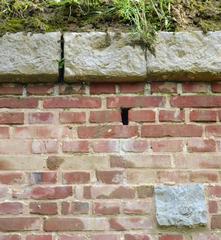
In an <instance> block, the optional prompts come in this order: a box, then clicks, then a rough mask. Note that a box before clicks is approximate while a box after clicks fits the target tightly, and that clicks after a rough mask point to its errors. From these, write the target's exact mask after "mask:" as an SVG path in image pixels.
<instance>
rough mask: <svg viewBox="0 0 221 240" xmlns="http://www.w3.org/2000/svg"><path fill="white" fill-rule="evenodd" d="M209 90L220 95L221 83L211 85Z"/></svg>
mask: <svg viewBox="0 0 221 240" xmlns="http://www.w3.org/2000/svg"><path fill="white" fill-rule="evenodd" d="M211 88H212V92H214V93H221V82H216V83H212V85H211Z"/></svg>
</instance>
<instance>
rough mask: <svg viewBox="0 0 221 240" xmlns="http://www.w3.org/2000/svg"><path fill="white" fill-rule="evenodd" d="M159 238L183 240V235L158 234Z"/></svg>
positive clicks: (161, 239)
mask: <svg viewBox="0 0 221 240" xmlns="http://www.w3.org/2000/svg"><path fill="white" fill-rule="evenodd" d="M159 240H183V236H182V235H175V234H174V235H170V234H167V235H162V236H160V238H159Z"/></svg>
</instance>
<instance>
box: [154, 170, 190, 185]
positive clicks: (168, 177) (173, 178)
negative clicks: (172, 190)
mask: <svg viewBox="0 0 221 240" xmlns="http://www.w3.org/2000/svg"><path fill="white" fill-rule="evenodd" d="M157 178H158V182H159V183H187V182H188V181H189V174H188V172H185V171H158V172H157Z"/></svg>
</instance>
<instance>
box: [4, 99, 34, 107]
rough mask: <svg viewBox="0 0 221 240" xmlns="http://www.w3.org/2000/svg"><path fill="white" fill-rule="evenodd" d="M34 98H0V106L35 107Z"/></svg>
mask: <svg viewBox="0 0 221 240" xmlns="http://www.w3.org/2000/svg"><path fill="white" fill-rule="evenodd" d="M37 106H38V99H36V98H0V108H37Z"/></svg>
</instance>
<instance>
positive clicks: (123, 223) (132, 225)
mask: <svg viewBox="0 0 221 240" xmlns="http://www.w3.org/2000/svg"><path fill="white" fill-rule="evenodd" d="M109 224H110V229H111V230H116V231H125V230H147V229H150V228H152V223H151V221H150V220H149V218H148V219H147V218H141V217H130V218H126V217H124V218H120V217H119V218H110V219H109Z"/></svg>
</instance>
